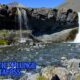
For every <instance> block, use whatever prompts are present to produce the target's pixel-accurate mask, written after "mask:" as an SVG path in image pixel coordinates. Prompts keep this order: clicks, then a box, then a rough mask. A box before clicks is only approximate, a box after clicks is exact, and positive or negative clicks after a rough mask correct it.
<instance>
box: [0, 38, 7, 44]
mask: <svg viewBox="0 0 80 80" xmlns="http://www.w3.org/2000/svg"><path fill="white" fill-rule="evenodd" d="M6 44H8V41H7V40H4V39H1V40H0V45H6Z"/></svg>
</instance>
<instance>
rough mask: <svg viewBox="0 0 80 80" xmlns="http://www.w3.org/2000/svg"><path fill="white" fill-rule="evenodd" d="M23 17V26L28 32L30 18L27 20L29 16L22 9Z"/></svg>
mask: <svg viewBox="0 0 80 80" xmlns="http://www.w3.org/2000/svg"><path fill="white" fill-rule="evenodd" d="M22 16H23V26H24V27H25V28H26V29H27V30H28V24H27V22H28V18H27V14H26V11H25V10H24V9H22Z"/></svg>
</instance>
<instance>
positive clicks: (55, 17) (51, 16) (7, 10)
mask: <svg viewBox="0 0 80 80" xmlns="http://www.w3.org/2000/svg"><path fill="white" fill-rule="evenodd" d="M21 9H22V8H21ZM23 9H24V10H25V11H26V14H27V15H26V16H27V18H28V21H26V23H27V24H28V29H31V30H32V33H33V34H34V35H36V36H37V35H42V34H51V33H55V32H59V31H61V30H64V29H69V28H73V27H77V26H78V15H77V12H75V11H73V10H72V9H67V10H65V9H61V10H58V9H47V8H23ZM17 16H18V13H17V7H12V8H11V7H8V6H6V5H0V29H19V25H18V20H17ZM6 25H7V26H6ZM22 29H26V27H25V26H24V24H23V23H22Z"/></svg>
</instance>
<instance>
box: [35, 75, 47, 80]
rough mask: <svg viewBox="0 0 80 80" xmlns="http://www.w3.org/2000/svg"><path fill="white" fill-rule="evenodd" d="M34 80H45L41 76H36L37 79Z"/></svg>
mask: <svg viewBox="0 0 80 80" xmlns="http://www.w3.org/2000/svg"><path fill="white" fill-rule="evenodd" d="M36 80H46V79H45V78H44V77H43V76H40V75H39V76H38V77H37V78H36Z"/></svg>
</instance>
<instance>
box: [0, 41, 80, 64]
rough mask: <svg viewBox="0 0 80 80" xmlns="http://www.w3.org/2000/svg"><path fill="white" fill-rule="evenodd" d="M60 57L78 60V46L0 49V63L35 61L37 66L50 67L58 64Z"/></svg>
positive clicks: (53, 45)
mask: <svg viewBox="0 0 80 80" xmlns="http://www.w3.org/2000/svg"><path fill="white" fill-rule="evenodd" d="M62 56H65V57H67V58H68V59H70V58H80V44H73V43H61V44H59V43H55V44H49V45H47V46H46V47H44V48H37V49H36V48H35V49H34V48H29V47H27V46H25V45H21V46H17V47H15V46H14V47H7V48H3V49H0V61H35V62H36V63H37V64H38V65H51V64H57V63H59V61H60V59H61V57H62Z"/></svg>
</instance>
